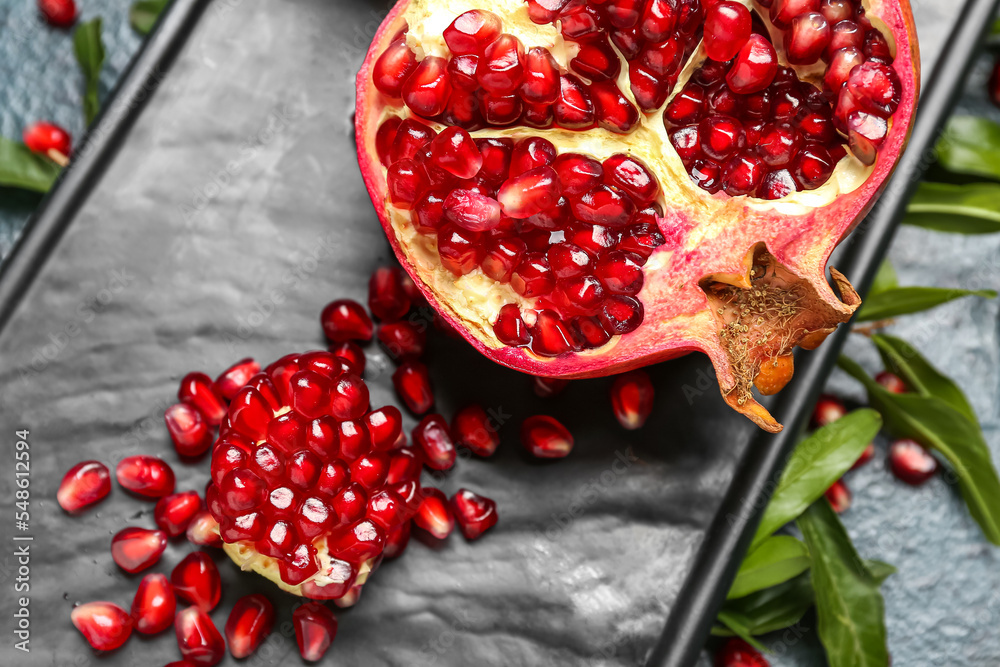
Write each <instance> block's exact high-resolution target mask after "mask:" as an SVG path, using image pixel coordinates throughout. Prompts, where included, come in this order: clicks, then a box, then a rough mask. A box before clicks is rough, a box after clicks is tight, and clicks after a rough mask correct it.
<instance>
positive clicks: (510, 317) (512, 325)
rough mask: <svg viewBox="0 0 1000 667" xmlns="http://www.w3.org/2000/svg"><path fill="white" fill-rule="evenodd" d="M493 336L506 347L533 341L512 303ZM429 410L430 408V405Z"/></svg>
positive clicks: (500, 319) (505, 307)
mask: <svg viewBox="0 0 1000 667" xmlns="http://www.w3.org/2000/svg"><path fill="white" fill-rule="evenodd" d="M493 334H494V335H495V336H496V337H497V340H499V341H500V342H501V343H503V344H504V345H512V346H517V345H527V344H528V343H529V342H530V341H531V335H530V334H529V333H528V327H527V326H525V324H524V320H523V319H521V311H520V309H519V308H518V307H517V306H516V305H514V304H512V303H508V304H506V305H505V306H502V307H501V308H500V314H499V315H498V316H497V320H496V322H495V323H494V324H493ZM429 408H430V406H429V405H428V409H429ZM424 412H426V410H424ZM418 414H419V413H418Z"/></svg>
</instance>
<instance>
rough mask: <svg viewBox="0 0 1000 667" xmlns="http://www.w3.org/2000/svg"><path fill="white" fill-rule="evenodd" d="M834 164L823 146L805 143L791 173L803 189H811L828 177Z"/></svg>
mask: <svg viewBox="0 0 1000 667" xmlns="http://www.w3.org/2000/svg"><path fill="white" fill-rule="evenodd" d="M835 166H836V163H835V162H834V160H833V158H832V157H831V155H830V153H829V151H827V150H826V149H825V148H824V147H823V146H821V145H819V144H815V143H807V144H806V145H805V146H803V147H802V150H801V151H800V152H799V156H798V158H797V159H796V162H795V163H794V165H793V168H792V173H793V175H794V176H795V179H796V180H797V181H798V182H799V183H801V184H802V187H803V188H804V189H806V190H813V189H815V188H818V187H819V186H820V185H822V184H823V183H825V182H826V181H827V179H829V178H830V175H831V174H833V169H834V167H835Z"/></svg>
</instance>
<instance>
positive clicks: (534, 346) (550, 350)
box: [531, 310, 578, 357]
mask: <svg viewBox="0 0 1000 667" xmlns="http://www.w3.org/2000/svg"><path fill="white" fill-rule="evenodd" d="M577 347H578V344H577V342H576V340H575V338H574V336H573V332H572V331H570V329H569V328H568V327H567V326H566V324H565V323H564V322H563V321H562V320H561V319H559V315H557V314H556V313H554V312H552V311H550V310H543V311H541V312H540V313H538V315H537V317H536V318H535V325H534V326H533V327H532V328H531V350H532V351H533V352H534V353H535V354H538V355H541V356H544V357H555V356H558V355H560V354H563V353H564V352H570V351H572V350H574V349H576V348H577Z"/></svg>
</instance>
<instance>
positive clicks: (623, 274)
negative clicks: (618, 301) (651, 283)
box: [595, 250, 643, 295]
mask: <svg viewBox="0 0 1000 667" xmlns="http://www.w3.org/2000/svg"><path fill="white" fill-rule="evenodd" d="M595 275H596V276H597V277H598V278H599V279H600V281H601V283H603V284H604V286H605V287H606V288H607V290H608V291H609V292H610V293H611V294H630V295H631V294H638V293H639V290H641V289H642V284H643V273H642V265H641V264H640V263H639V262H637V261H636V258H635V257H634V256H632V255H631V254H629V253H627V252H622V251H621V250H615V251H613V252H610V253H608V254H607V255H604V256H603V257H601V258H600V259H598V260H597V268H596V270H595Z"/></svg>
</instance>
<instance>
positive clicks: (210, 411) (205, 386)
mask: <svg viewBox="0 0 1000 667" xmlns="http://www.w3.org/2000/svg"><path fill="white" fill-rule="evenodd" d="M177 398H178V399H179V400H181V401H183V402H184V403H188V404H190V405H192V406H194V407H195V408H196V409H197V410H198V412H200V413H201V416H202V417H203V418H204V420H205V421H206V422H207V423H208V424H209V425H211V426H218V425H219V424H220V423H222V419H223V417H225V416H226V411H227V410H228V406H227V405H226V403H225V399H223V398H222V396H220V395H219V394H218V392H216V390H215V385H214V383H213V382H212V378H210V377H208V376H207V375H205V374H204V373H188V374H187V375H185V376H184V379H183V380H181V386H180V389H179V390H178V392H177ZM168 427H169V423H168Z"/></svg>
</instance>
